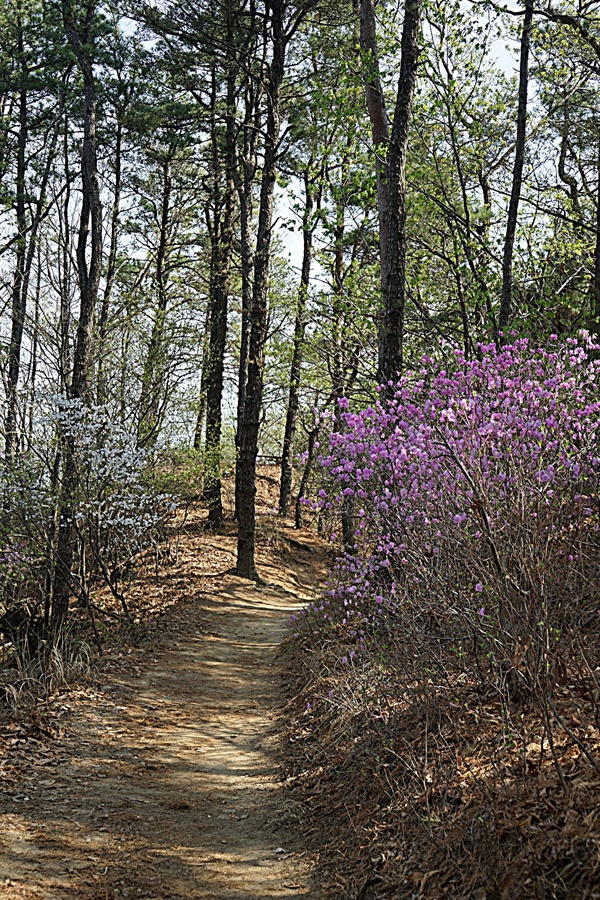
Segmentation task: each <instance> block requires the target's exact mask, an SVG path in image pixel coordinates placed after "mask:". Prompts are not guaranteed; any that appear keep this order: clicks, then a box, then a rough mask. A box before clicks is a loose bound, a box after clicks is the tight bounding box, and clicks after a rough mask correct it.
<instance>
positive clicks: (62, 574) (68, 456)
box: [50, 0, 102, 633]
mask: <svg viewBox="0 0 600 900" xmlns="http://www.w3.org/2000/svg"><path fill="white" fill-rule="evenodd" d="M95 6H96V4H95V0H90V2H89V3H88V5H87V7H86V9H85V21H84V27H83V33H82V34H80V33H79V30H78V28H77V24H76V19H75V15H74V13H73V9H72V6H71V2H70V0H62V16H63V24H64V29H65V34H66V36H67V39H68V41H69V44H70V45H71V48H72V50H73V52H74V54H75V56H76V58H77V62H78V65H79V68H80V70H81V74H82V77H83V87H84V109H83V115H84V125H83V143H82V149H81V180H82V195H83V196H82V206H81V219H80V227H79V239H78V243H77V270H78V276H79V289H80V308H79V323H78V326H77V335H76V340H75V352H74V355H73V377H72V381H71V399H73V400H81V401H82V402H86V400H87V394H88V374H89V368H90V352H91V344H92V332H93V327H94V313H95V310H96V303H97V301H98V286H99V283H100V274H101V270H102V207H101V203H100V184H99V178H98V163H97V157H96V85H95V82H94V74H93V64H92V59H91V56H90V44H91V42H92V40H93V38H92V24H93V19H94V14H95ZM88 236H89V238H90V241H89V257H90V260H89V266H88V262H87V251H88ZM63 443H64V452H65V469H64V474H63V482H62V498H61V508H60V521H59V529H58V546H57V551H56V569H55V573H54V585H53V602H52V616H51V622H50V624H51V628H52V630H53V631H54V632H55V633H56V632H57V631H58V630H59V629H60V628H61V626H62V625H63V624H64V622H65V620H66V618H67V615H68V611H69V597H70V593H71V570H72V566H73V555H74V540H75V531H74V526H73V518H74V515H75V512H76V509H75V502H76V495H77V489H78V486H79V470H78V465H77V455H76V448H75V443H74V440H73V438H72V437H71V436H69V435H67V436H66V437H64V438H63Z"/></svg>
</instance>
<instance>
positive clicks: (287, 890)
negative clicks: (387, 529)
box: [0, 533, 323, 900]
mask: <svg viewBox="0 0 600 900" xmlns="http://www.w3.org/2000/svg"><path fill="white" fill-rule="evenodd" d="M290 534H291V533H290ZM294 536H295V538H296V542H295V543H294V542H292V544H291V545H289V546H291V548H292V549H289V550H287V549H286V554H285V561H284V562H282V561H281V556H280V554H277V555H275V554H273V553H271V554H270V555H265V554H263V556H262V559H261V558H260V556H259V568H260V570H261V572H262V574H263V576H264V577H265V579H266V580H267V582H268V583H267V585H266V586H255V585H253V584H251V583H249V582H247V581H244V580H242V579H239V578H237V577H236V576H234V575H231V574H230V573H223V571H222V569H221V572H220V573H219V581H218V582H217V581H216V577H217V576H216V573H215V575H211V574H210V573H207V572H206V564H207V561H208V564H209V565H210V564H212V567H213V570H214V568H215V564H216V567H217V568H218V565H219V563H222V561H223V560H224V559H226V558H227V554H229V558H231V553H232V550H233V546H234V545H233V539H232V538H221V537H220V538H214V537H211V538H207V537H205V536H204V535H201V534H199V533H198V534H197V535H196V536H191V537H190V538H189V539H187V540H186V541H184V543H183V545H182V548H181V551H180V558H179V561H178V563H177V565H176V566H174V567H170V568H169V569H168V570H167V574H166V575H163V576H161V580H162V582H163V583H162V585H161V584H158V585H157V586H156V590H157V591H158V592H159V593H160V591H161V589H162V590H163V591H164V590H175V591H179V593H180V594H181V600H182V602H181V603H178V604H177V605H176V606H175V607H173V608H172V612H171V613H169V614H168V616H167V617H166V618H167V621H168V630H167V632H166V633H165V634H163V636H162V637H161V638H160V640H158V641H157V642H154V643H153V644H152V645H151V646H146V647H145V648H141V649H139V650H137V651H133V652H132V653H130V654H129V655H126V657H125V658H124V659H122V660H117V662H116V663H115V665H114V667H113V668H112V670H111V671H109V672H108V673H107V674H106V675H105V676H104V677H103V678H102V683H101V685H100V687H98V688H94V689H92V690H93V698H92V702H90V692H89V691H87V692H85V696H82V697H81V698H80V699H78V696H77V692H74V693H71V694H68V695H66V696H64V695H63V697H62V699H61V700H60V701H59V702H60V723H61V724H60V741H59V756H58V758H53V755H54V752H55V750H54V751H53V749H52V746H51V744H52V742H46V743H45V742H44V739H43V736H42V737H38V739H37V742H34V744H33V745H32V747H31V748H30V749H29V751H28V749H27V746H20V745H19V743H18V742H16V743H15V742H13V749H12V753H13V757H14V758H15V759H18V758H19V757H20V758H21V761H22V766H21V778H20V781H19V786H18V789H14V788H13V790H12V791H11V790H9V789H8V788H7V787H6V782H5V783H4V787H5V790H4V791H3V792H2V793H0V821H2V822H3V827H2V829H0V897H2V898H6V900H13V898H16V897H19V898H22V897H27V898H31V900H38V898H40V900H41V898H44V900H46V898H47V900H54V898H56V900H62V898H90V900H100V898H102V900H108V898H119V897H129V898H136V900H137V898H143V900H151V898H160V900H192V898H214V900H219V898H223V900H228V898H231V900H243V898H246V900H261V898H268V897H278V898H283V897H303V896H310V897H314V898H318V897H320V896H321V895H320V892H319V890H318V888H316V886H315V885H314V884H311V880H310V871H309V865H308V863H307V862H306V861H305V860H303V858H302V856H301V854H300V853H297V852H296V851H297V849H298V848H297V846H296V839H295V837H294V828H293V826H294V825H295V827H296V833H298V831H301V830H302V824H301V823H299V822H298V820H297V814H296V812H295V810H294V809H293V808H292V806H291V803H290V801H286V800H285V799H284V798H283V797H282V785H281V783H280V782H279V781H278V769H279V765H278V753H279V750H278V747H277V731H278V727H277V716H278V707H279V705H280V703H281V698H280V681H279V676H278V673H277V666H276V661H275V658H276V654H277V649H278V645H279V643H280V641H281V639H282V637H283V635H284V634H285V627H286V621H287V618H288V616H289V614H290V613H291V612H293V610H295V609H297V608H299V607H300V606H302V605H303V604H304V603H305V602H306V601H307V600H308V599H310V596H311V590H312V588H313V587H314V585H315V582H316V580H318V579H319V577H320V574H321V572H322V563H323V551H322V549H321V548H320V547H319V546H318V544H317V543H316V542H315V543H314V545H311V543H310V542H311V540H313V539H311V536H310V535H306V534H303V535H302V536H301V537H300V538H298V534H297V533H294ZM298 540H300V541H301V543H297V541H298ZM211 545H212V547H213V549H212V550H211ZM207 554H208V555H207ZM195 559H196V560H197V559H200V560H202V559H203V560H204V566H203V567H202V566H201V567H200V569H198V570H197V571H196V572H195V573H194V570H193V565H194V560H195ZM167 581H168V582H169V583H168V584H166V583H165V582H167ZM83 693H84V692H82V694H83ZM22 743H23V744H24V745H25V744H27V740H26V739H24V740H23V742H22ZM46 746H47V749H45V747H46ZM8 752H9V756H8V764H9V763H10V752H11V750H10V749H9V751H8ZM45 754H46V755H45ZM2 756H3V757H4V753H3V754H2ZM32 757H33V759H32ZM15 759H13V763H14V762H15ZM5 762H6V760H5ZM47 762H48V764H46V763H47ZM40 767H43V768H40ZM1 771H2V770H1V768H0V772H1ZM15 771H16V770H15ZM2 786H3V782H2V781H0V788H2Z"/></svg>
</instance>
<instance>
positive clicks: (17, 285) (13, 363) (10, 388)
mask: <svg viewBox="0 0 600 900" xmlns="http://www.w3.org/2000/svg"><path fill="white" fill-rule="evenodd" d="M19 50H20V53H21V54H22V53H23V36H22V32H20V34H19ZM26 79H27V70H26V68H25V66H24V65H23V68H22V71H21V87H20V90H19V134H18V138H17V172H16V182H15V188H16V204H15V205H16V213H17V244H16V248H17V253H16V260H15V273H14V277H13V285H12V314H11V334H10V345H9V350H8V385H7V410H6V426H5V428H6V431H5V453H6V460H7V462H8V464H9V465H12V464H13V463H14V460H15V455H16V450H17V437H18V436H17V386H18V383H19V371H20V368H21V344H22V342H23V328H24V325H25V312H26V305H27V298H26V296H25V254H26V249H27V215H26V212H25V169H26V161H25V152H26V147H27V135H28V123H27V86H26Z"/></svg>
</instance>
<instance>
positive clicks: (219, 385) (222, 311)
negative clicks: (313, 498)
mask: <svg viewBox="0 0 600 900" xmlns="http://www.w3.org/2000/svg"><path fill="white" fill-rule="evenodd" d="M213 102H214V104H216V94H214V101H213ZM212 132H213V134H212V141H213V167H214V179H215V191H214V194H215V196H214V206H215V217H214V227H213V230H212V240H213V247H212V259H211V286H210V295H211V296H210V307H211V312H210V337H209V344H208V358H207V363H208V370H207V384H206V444H205V447H206V473H207V474H206V480H205V486H204V500H205V502H206V503H207V504H208V521H209V524H210V526H211V527H213V528H217V527H218V526H219V525H220V524H221V522H222V521H223V500H222V496H221V423H222V413H221V403H222V399H223V379H224V369H225V346H226V340H227V311H228V300H229V273H230V261H231V255H232V252H233V216H234V211H235V181H234V169H235V73H234V71H233V67H230V70H229V72H228V75H227V109H226V122H225V179H224V180H225V189H224V192H223V194H222V196H221V189H220V182H221V179H222V177H223V174H222V168H223V163H222V156H221V153H220V148H219V145H218V138H217V117H216V111H215V109H214V105H213V125H212Z"/></svg>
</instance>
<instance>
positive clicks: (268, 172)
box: [237, 0, 287, 578]
mask: <svg viewBox="0 0 600 900" xmlns="http://www.w3.org/2000/svg"><path fill="white" fill-rule="evenodd" d="M271 27H272V32H271V33H272V41H273V55H272V59H271V60H270V63H269V77H268V83H267V92H266V94H267V98H268V102H267V127H266V134H265V148H264V161H263V170H262V180H261V191H260V208H259V214H258V230H257V236H256V253H255V258H254V284H253V291H252V309H251V316H250V318H251V321H252V326H251V330H250V341H249V358H248V380H247V384H246V396H245V402H244V409H243V413H242V421H241V428H240V440H239V454H238V460H237V465H238V467H239V491H240V496H239V510H238V512H239V520H238V521H239V528H238V546H237V574H238V575H240V576H241V577H242V578H256V577H257V572H256V565H255V558H254V550H255V532H256V509H255V497H256V456H257V453H258V431H259V424H260V413H261V409H262V395H263V375H264V363H265V344H266V339H267V300H268V287H269V261H270V249H271V233H272V224H273V207H274V196H275V178H276V173H277V155H278V142H279V128H280V116H281V111H280V100H281V87H282V84H283V75H284V67H285V51H286V44H287V41H286V37H285V32H284V24H283V0H274V3H273V5H272V7H271Z"/></svg>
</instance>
